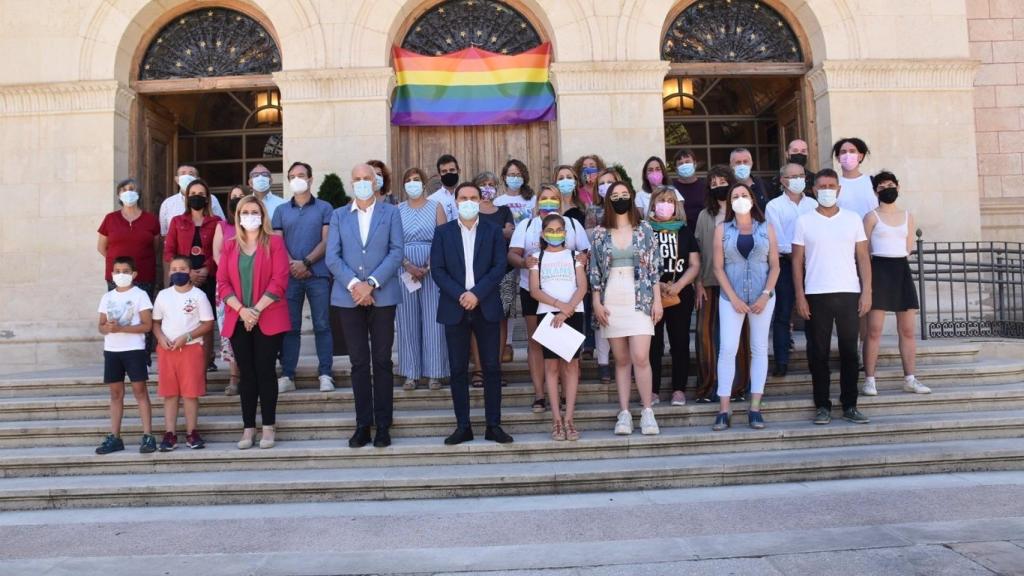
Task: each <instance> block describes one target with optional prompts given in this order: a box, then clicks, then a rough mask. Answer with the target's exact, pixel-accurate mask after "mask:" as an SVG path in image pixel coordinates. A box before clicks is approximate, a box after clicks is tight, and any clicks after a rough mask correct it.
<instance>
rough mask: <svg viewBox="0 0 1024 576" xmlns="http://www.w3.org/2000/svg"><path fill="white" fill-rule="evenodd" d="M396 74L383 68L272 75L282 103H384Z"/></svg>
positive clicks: (334, 69)
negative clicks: (357, 101) (358, 101)
mask: <svg viewBox="0 0 1024 576" xmlns="http://www.w3.org/2000/svg"><path fill="white" fill-rule="evenodd" d="M394 79H395V71H394V70H393V69H392V68H391V67H385V68H329V69H319V70H286V71H282V72H275V73H274V82H275V83H276V84H277V86H278V87H279V88H280V89H281V101H282V102H323V101H339V100H386V99H387V98H388V97H389V96H390V95H391V87H392V85H393V83H394Z"/></svg>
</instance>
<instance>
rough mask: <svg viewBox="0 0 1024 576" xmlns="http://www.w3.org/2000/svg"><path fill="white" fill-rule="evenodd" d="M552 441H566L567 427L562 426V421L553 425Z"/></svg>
mask: <svg viewBox="0 0 1024 576" xmlns="http://www.w3.org/2000/svg"><path fill="white" fill-rule="evenodd" d="M551 439H552V440H555V441H558V442H562V441H564V440H565V427H563V426H562V421H561V420H555V422H554V424H552V425H551Z"/></svg>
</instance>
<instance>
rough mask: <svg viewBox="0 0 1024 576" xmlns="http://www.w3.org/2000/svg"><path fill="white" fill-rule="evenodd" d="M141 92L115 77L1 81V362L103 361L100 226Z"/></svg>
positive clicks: (124, 165) (11, 365)
mask: <svg viewBox="0 0 1024 576" xmlns="http://www.w3.org/2000/svg"><path fill="white" fill-rule="evenodd" d="M134 97H135V94H134V92H132V91H131V90H129V89H128V88H126V87H125V86H124V85H122V84H120V83H118V82H117V81H113V80H111V81H84V82H62V83H52V84H31V85H25V84H23V85H8V86H0V134H2V137H0V158H3V168H2V169H0V199H2V202H3V205H4V210H3V211H2V212H0V269H2V270H3V274H0V294H2V295H3V297H2V298H0V367H2V369H3V371H6V372H10V371H15V370H19V369H23V370H31V369H35V368H36V367H37V366H46V365H55V364H65V365H66V364H72V363H77V364H85V363H97V362H101V361H102V346H101V345H99V338H100V336H99V334H98V333H97V332H96V318H97V315H96V306H97V305H98V304H99V299H100V296H102V294H103V293H104V292H105V291H106V289H105V284H104V280H103V268H104V260H103V258H102V257H101V256H100V255H99V254H98V253H97V252H96V229H97V228H98V227H99V225H100V222H101V221H102V220H103V216H104V215H105V214H106V213H108V212H110V211H111V210H112V209H113V208H114V183H115V182H116V181H117V179H119V178H124V177H126V176H127V175H128V172H129V170H128V132H129V130H128V118H129V111H130V109H131V103H132V101H133V99H134Z"/></svg>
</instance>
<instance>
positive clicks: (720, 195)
mask: <svg viewBox="0 0 1024 576" xmlns="http://www.w3.org/2000/svg"><path fill="white" fill-rule="evenodd" d="M711 195H712V196H714V198H715V200H718V201H719V202H721V201H722V200H725V199H726V198H727V197H728V196H729V187H728V186H715V187H714V188H712V189H711Z"/></svg>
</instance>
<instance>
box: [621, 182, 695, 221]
mask: <svg viewBox="0 0 1024 576" xmlns="http://www.w3.org/2000/svg"><path fill="white" fill-rule="evenodd" d="M676 200H679V201H680V202H683V201H684V200H683V195H682V194H680V193H679V190H676ZM633 204H634V205H636V207H637V208H638V209H639V210H640V217H641V218H643V219H645V220H646V219H647V211H648V210H649V209H650V207H651V193H650V192H647V191H646V190H644V189H643V188H641V189H639V190H637V191H636V201H635V202H634V203H633Z"/></svg>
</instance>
